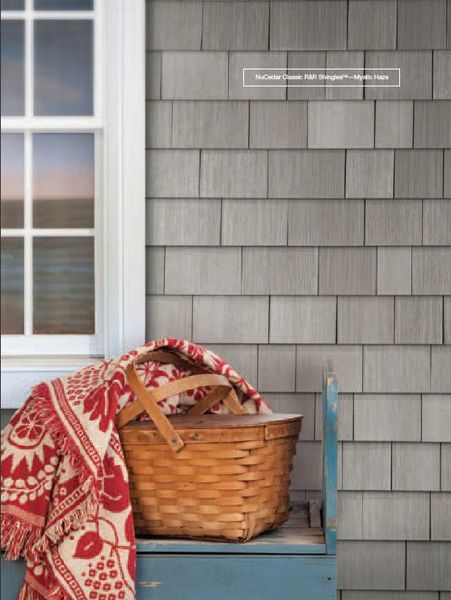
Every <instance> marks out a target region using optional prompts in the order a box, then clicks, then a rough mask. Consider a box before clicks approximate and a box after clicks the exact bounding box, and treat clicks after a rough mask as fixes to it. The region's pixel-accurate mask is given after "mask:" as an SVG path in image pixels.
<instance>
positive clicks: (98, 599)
mask: <svg viewBox="0 0 451 600" xmlns="http://www.w3.org/2000/svg"><path fill="white" fill-rule="evenodd" d="M160 348H166V349H167V350H170V351H172V352H175V353H177V354H179V355H180V356H182V357H184V358H186V359H188V361H190V362H191V363H195V364H198V365H203V366H205V367H207V369H208V370H209V371H211V372H214V373H219V374H221V375H225V376H226V377H227V378H228V379H229V381H230V382H231V383H232V384H233V385H234V387H235V389H236V391H237V392H238V395H239V397H240V399H241V401H242V402H243V404H244V405H245V406H246V408H247V411H248V412H259V411H260V412H269V408H268V407H267V406H266V404H265V403H264V401H263V400H262V398H261V397H260V396H259V394H258V393H257V392H256V390H255V389H254V388H252V387H251V386H250V385H249V383H248V382H247V381H246V380H245V379H244V378H243V377H241V376H240V375H239V374H238V373H237V372H236V371H235V370H234V369H233V368H232V367H230V366H229V365H228V364H227V363H225V362H224V361H223V360H221V359H220V358H219V357H217V356H216V355H214V354H213V353H211V352H209V351H208V350H206V349H205V348H202V347H201V346H197V345H196V344H193V343H190V342H187V341H184V340H177V339H163V340H159V341H157V342H150V343H148V344H145V345H144V346H141V347H139V348H137V349H135V350H132V351H131V352H129V353H128V354H125V355H124V356H122V357H120V358H119V359H117V360H107V361H103V362H101V363H98V364H94V365H92V366H89V367H87V368H86V369H83V370H82V371H79V372H77V373H75V374H73V375H70V376H69V377H65V378H61V379H55V380H53V381H51V382H49V383H41V384H39V385H37V386H36V387H34V388H33V389H32V391H31V395H30V397H29V398H28V400H27V401H26V403H25V404H24V406H23V407H22V408H21V409H20V410H18V411H17V412H16V414H15V415H14V417H13V418H12V419H11V422H10V424H9V425H8V426H7V427H6V428H5V429H4V430H3V432H2V450H1V470H2V484H1V508H2V511H1V512H2V514H1V529H2V531H1V533H2V537H1V546H2V548H5V550H6V557H7V558H10V559H15V558H18V557H19V556H25V558H26V562H27V570H26V576H25V581H24V584H23V586H22V588H21V591H20V592H19V595H18V600H44V598H49V599H52V600H69V599H70V600H132V599H133V598H135V586H134V578H135V558H136V554H135V538H134V529H133V518H132V512H131V507H130V499H129V491H128V474H127V468H126V465H125V461H124V456H123V453H122V448H121V444H120V441H119V436H118V432H117V430H116V427H115V424H114V419H115V416H116V414H117V413H118V412H119V410H121V409H122V408H123V407H124V406H125V405H126V404H127V403H128V402H131V401H133V400H134V395H133V392H132V391H131V389H130V387H129V386H128V384H127V380H126V377H125V369H126V367H127V365H128V364H129V363H130V362H131V361H133V360H134V359H135V358H136V357H138V356H140V355H142V354H144V353H146V352H149V351H151V350H156V349H160ZM138 372H140V373H141V378H142V379H143V381H145V383H146V385H147V386H148V387H149V389H150V388H153V387H158V386H160V385H163V384H165V383H168V382H169V381H172V380H175V379H178V378H181V377H184V376H186V375H188V374H189V371H183V370H181V369H180V368H177V367H175V366H174V365H166V364H165V365H163V364H161V363H155V362H150V361H149V362H147V363H143V364H142V365H140V366H139V367H138ZM204 393H205V390H196V391H195V392H187V393H186V394H181V395H180V396H174V397H172V398H168V399H167V400H166V401H165V402H164V403H163V405H162V409H163V411H164V412H165V413H166V414H170V413H177V412H183V410H184V408H186V405H190V404H194V403H195V402H196V401H198V400H200V399H201V398H202V397H203V395H204ZM184 405H185V406H184ZM214 408H215V410H216V411H221V410H223V409H222V408H221V407H218V406H216V407H214Z"/></svg>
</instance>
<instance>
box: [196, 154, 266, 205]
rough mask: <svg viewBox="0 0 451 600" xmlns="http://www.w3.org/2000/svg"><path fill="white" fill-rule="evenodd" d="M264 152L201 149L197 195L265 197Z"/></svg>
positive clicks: (211, 196) (212, 196)
mask: <svg viewBox="0 0 451 600" xmlns="http://www.w3.org/2000/svg"><path fill="white" fill-rule="evenodd" d="M266 184H267V156H266V152H265V151H264V150H236V151H230V150H202V153H201V169H200V195H201V196H202V197H210V198H240V197H241V198H262V197H263V198H265V197H266V195H267V188H266Z"/></svg>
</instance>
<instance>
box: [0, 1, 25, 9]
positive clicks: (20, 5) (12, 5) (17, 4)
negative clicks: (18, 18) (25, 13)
mask: <svg viewBox="0 0 451 600" xmlns="http://www.w3.org/2000/svg"><path fill="white" fill-rule="evenodd" d="M24 3H25V0H2V2H1V8H2V10H23V9H24Z"/></svg>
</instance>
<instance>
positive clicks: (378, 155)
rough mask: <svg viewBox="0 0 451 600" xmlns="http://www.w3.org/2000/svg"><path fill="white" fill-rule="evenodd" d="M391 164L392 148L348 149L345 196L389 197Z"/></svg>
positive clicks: (391, 183) (390, 192)
mask: <svg viewBox="0 0 451 600" xmlns="http://www.w3.org/2000/svg"><path fill="white" fill-rule="evenodd" d="M393 164H394V156H393V150H348V152H347V153H346V197H347V198H391V197H392V196H393Z"/></svg>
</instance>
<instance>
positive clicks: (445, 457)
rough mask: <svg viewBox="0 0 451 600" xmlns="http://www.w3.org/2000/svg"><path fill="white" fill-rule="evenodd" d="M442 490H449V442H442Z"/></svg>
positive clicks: (450, 471) (450, 478)
mask: <svg viewBox="0 0 451 600" xmlns="http://www.w3.org/2000/svg"><path fill="white" fill-rule="evenodd" d="M441 459H442V461H441V462H442V469H441V482H442V491H445V490H446V491H448V492H451V444H442V456H441Z"/></svg>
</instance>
